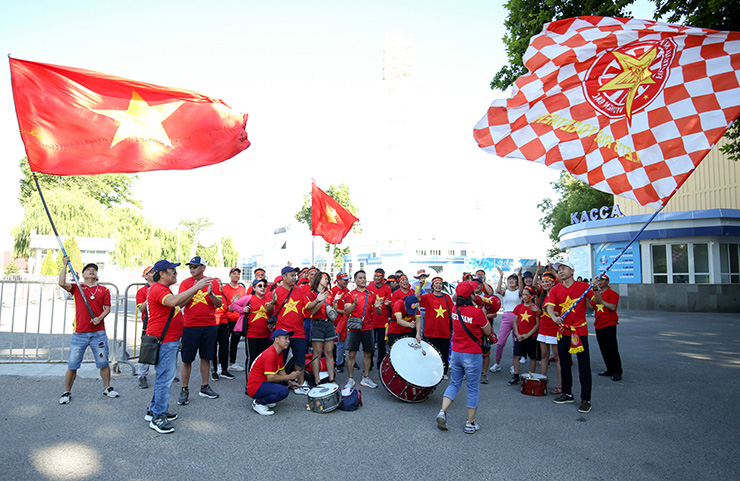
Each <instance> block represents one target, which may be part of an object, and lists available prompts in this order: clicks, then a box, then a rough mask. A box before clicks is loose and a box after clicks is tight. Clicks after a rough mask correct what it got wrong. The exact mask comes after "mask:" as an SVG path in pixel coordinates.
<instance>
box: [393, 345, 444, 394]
mask: <svg viewBox="0 0 740 481" xmlns="http://www.w3.org/2000/svg"><path fill="white" fill-rule="evenodd" d="M443 374H444V363H443V362H442V356H441V355H440V354H439V351H437V349H436V348H435V347H434V346H432V345H431V344H428V343H426V342H424V341H421V344H417V342H416V339H414V338H412V337H403V338H401V339H399V340H397V341H396V342H395V344H393V347H392V348H391V351H390V352H389V353H388V355H386V356H385V359H383V362H382V363H381V364H380V382H382V383H383V386H385V388H386V389H387V390H388V392H389V393H391V394H392V395H393V396H395V397H397V398H398V399H400V400H401V401H405V402H410V403H416V402H421V401H425V400H426V398H427V397H428V396H429V395H430V394H431V393H432V392H433V391H434V388H436V387H437V385H438V384H439V383H440V382H442V375H443Z"/></svg>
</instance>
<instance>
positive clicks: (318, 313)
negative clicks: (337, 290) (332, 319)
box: [306, 291, 331, 319]
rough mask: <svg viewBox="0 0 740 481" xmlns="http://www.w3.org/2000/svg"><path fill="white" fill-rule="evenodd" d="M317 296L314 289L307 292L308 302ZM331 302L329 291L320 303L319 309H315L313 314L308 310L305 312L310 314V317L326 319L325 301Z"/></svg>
mask: <svg viewBox="0 0 740 481" xmlns="http://www.w3.org/2000/svg"><path fill="white" fill-rule="evenodd" d="M317 297H319V293H318V292H316V291H311V292H309V293H308V301H309V303H311V302H313V301H315V300H316V298H317ZM327 302H331V293H329V296H327V298H326V299H324V301H323V302H322V303H321V307H319V310H318V311H316V313H315V314H311V313H310V312H308V311H306V314H307V315H308V314H311V319H328V317H327V315H326V303H327Z"/></svg>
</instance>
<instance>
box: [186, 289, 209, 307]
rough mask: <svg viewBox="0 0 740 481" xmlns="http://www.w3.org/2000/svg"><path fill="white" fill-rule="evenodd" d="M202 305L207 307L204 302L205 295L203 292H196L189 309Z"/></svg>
mask: <svg viewBox="0 0 740 481" xmlns="http://www.w3.org/2000/svg"><path fill="white" fill-rule="evenodd" d="M201 302H202V303H203V304H205V305H208V301H206V293H205V291H198V292H196V293H195V295H194V296H193V302H191V303H190V307H193V306H194V305H196V304H200V303H201Z"/></svg>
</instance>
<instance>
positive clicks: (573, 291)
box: [545, 281, 594, 336]
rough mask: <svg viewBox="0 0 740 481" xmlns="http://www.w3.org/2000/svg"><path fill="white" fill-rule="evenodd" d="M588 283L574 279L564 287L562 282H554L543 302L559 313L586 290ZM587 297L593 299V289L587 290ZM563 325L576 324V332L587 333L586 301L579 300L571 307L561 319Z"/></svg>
mask: <svg viewBox="0 0 740 481" xmlns="http://www.w3.org/2000/svg"><path fill="white" fill-rule="evenodd" d="M587 289H588V284H587V283H585V282H580V281H574V282H573V284H572V285H571V286H570V287H565V286H564V285H563V284H562V283H559V284H556V285H554V286H553V287H552V289H550V295H549V296H548V297H547V301H546V302H545V308H547V306H554V308H555V312H557V313H558V315H561V314H562V313H563V312H565V311H566V310H568V308H569V307H570V306H571V305H573V304H574V303H575V302H576V300H578V298H579V297H581V294H583V293H584V292H586V290H587ZM586 297H587V298H588V299H593V297H594V291H589V292H588V294H587V295H586ZM563 324H564V325H565V326H576V334H578V335H579V336H585V335H587V334H588V326H586V301H583V300H582V301H581V302H579V303H578V305H576V307H574V308H573V310H572V311H570V313H568V315H567V316H566V317H565V319H563Z"/></svg>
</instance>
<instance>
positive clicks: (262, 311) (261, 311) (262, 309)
mask: <svg viewBox="0 0 740 481" xmlns="http://www.w3.org/2000/svg"><path fill="white" fill-rule="evenodd" d="M263 318H264V319H267V311H266V310H265V306H264V305H262V306H260V308H259V309H257V312H255V313H254V319H252V322H254V321H256V320H257V319H263Z"/></svg>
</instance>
